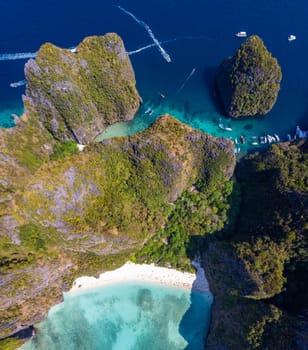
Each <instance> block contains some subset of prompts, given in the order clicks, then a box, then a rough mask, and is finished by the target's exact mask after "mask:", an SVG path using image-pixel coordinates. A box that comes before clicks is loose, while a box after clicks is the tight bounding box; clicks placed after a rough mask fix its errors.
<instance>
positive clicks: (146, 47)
mask: <svg viewBox="0 0 308 350" xmlns="http://www.w3.org/2000/svg"><path fill="white" fill-rule="evenodd" d="M176 40H177V39H176V38H175V39H170V40H164V41H161V42H160V44H167V43H171V42H173V41H176ZM154 46H156V44H149V45H147V46H143V47H141V48H140V49H137V50H134V51H128V52H127V54H128V55H129V56H130V55H134V54H136V53H139V52H141V51H143V50H147V49H150V48H151V47H154Z"/></svg>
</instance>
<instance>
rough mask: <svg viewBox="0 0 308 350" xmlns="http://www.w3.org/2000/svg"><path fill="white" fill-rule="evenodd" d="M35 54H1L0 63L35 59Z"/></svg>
mask: <svg viewBox="0 0 308 350" xmlns="http://www.w3.org/2000/svg"><path fill="white" fill-rule="evenodd" d="M35 57H36V52H20V53H2V54H0V61H14V60H25V59H27V58H35Z"/></svg>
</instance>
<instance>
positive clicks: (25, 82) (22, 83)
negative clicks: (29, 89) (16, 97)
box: [10, 79, 27, 88]
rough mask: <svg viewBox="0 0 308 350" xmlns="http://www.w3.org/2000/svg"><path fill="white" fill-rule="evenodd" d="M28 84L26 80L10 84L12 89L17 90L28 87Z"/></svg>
mask: <svg viewBox="0 0 308 350" xmlns="http://www.w3.org/2000/svg"><path fill="white" fill-rule="evenodd" d="M26 84H27V80H26V79H24V80H19V81H16V83H11V84H10V87H11V88H17V87H19V86H23V85H26Z"/></svg>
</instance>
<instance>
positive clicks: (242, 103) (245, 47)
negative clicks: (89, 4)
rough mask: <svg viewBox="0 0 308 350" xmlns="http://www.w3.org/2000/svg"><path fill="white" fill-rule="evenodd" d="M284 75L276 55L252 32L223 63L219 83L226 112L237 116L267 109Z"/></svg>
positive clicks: (261, 113) (274, 98) (256, 113)
mask: <svg viewBox="0 0 308 350" xmlns="http://www.w3.org/2000/svg"><path fill="white" fill-rule="evenodd" d="M281 79H282V74H281V68H280V66H279V64H278V62H277V60H276V58H273V57H272V55H271V53H270V52H269V51H268V50H267V49H266V47H265V46H264V44H263V41H262V40H261V39H260V38H259V37H258V36H257V35H253V36H251V37H249V38H248V39H247V40H246V41H245V42H244V43H243V44H242V46H241V47H240V49H239V50H238V51H237V53H236V54H235V55H234V56H233V57H231V58H228V59H226V60H225V61H224V62H223V63H222V64H221V66H220V68H219V71H218V75H217V79H216V83H217V88H218V90H219V94H220V97H221V99H222V102H223V104H224V107H225V111H226V113H227V114H228V115H229V116H231V117H235V118H238V117H244V116H253V115H258V114H259V115H264V114H266V113H268V112H269V111H270V110H271V109H272V107H273V106H274V104H275V102H276V100H277V96H278V92H279V89H280V81H281Z"/></svg>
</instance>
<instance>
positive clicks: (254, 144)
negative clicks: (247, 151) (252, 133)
mask: <svg viewBox="0 0 308 350" xmlns="http://www.w3.org/2000/svg"><path fill="white" fill-rule="evenodd" d="M251 144H252V145H253V146H257V145H258V144H259V143H258V142H257V141H254V142H251Z"/></svg>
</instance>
